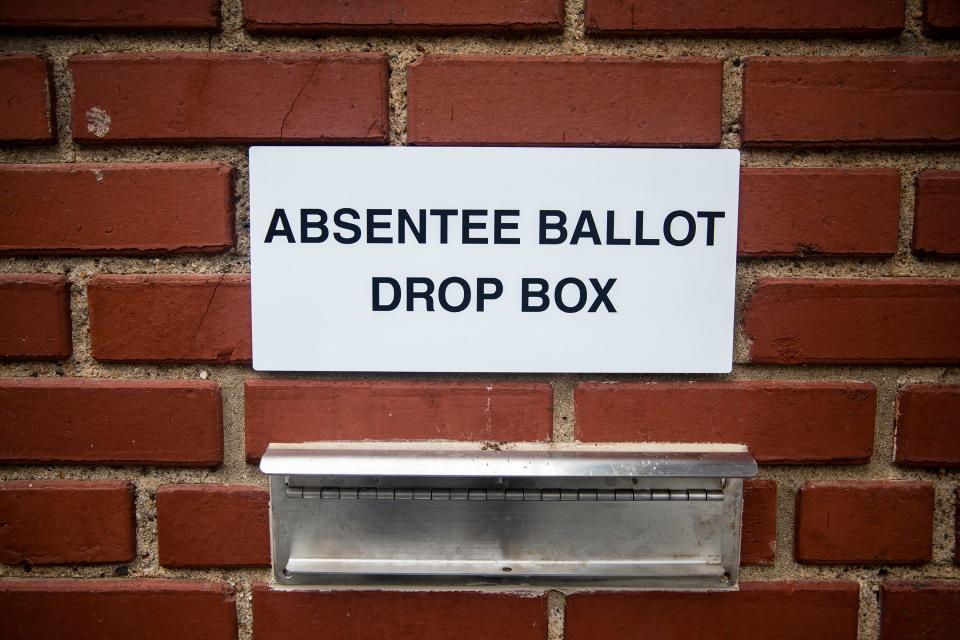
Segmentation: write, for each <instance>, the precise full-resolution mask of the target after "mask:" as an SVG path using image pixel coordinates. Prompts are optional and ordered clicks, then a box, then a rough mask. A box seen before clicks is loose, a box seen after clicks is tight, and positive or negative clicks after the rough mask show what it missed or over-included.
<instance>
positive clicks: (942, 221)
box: [913, 171, 960, 257]
mask: <svg viewBox="0 0 960 640" xmlns="http://www.w3.org/2000/svg"><path fill="white" fill-rule="evenodd" d="M913 251H914V252H915V253H921V254H927V255H932V256H942V257H956V256H960V171H924V172H922V173H921V174H920V175H919V176H917V183H916V204H915V206H914V211H913Z"/></svg>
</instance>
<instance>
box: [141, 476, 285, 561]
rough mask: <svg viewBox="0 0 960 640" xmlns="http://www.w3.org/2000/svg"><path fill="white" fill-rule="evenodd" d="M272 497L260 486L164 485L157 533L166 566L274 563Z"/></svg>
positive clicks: (161, 554)
mask: <svg viewBox="0 0 960 640" xmlns="http://www.w3.org/2000/svg"><path fill="white" fill-rule="evenodd" d="M269 507H270V497H269V495H268V494H267V492H266V491H264V490H262V489H259V488H257V487H246V486H223V485H210V484H193V485H164V486H162V487H160V488H159V489H158V490H157V536H158V539H159V547H160V564H162V565H163V566H165V567H261V566H264V567H268V566H270V515H269Z"/></svg>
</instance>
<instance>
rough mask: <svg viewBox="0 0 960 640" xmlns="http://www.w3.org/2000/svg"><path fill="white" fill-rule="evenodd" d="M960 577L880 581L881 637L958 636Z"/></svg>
mask: <svg viewBox="0 0 960 640" xmlns="http://www.w3.org/2000/svg"><path fill="white" fill-rule="evenodd" d="M958 630H960V581H958V580H888V581H886V582H884V583H882V584H881V585H880V640H956V637H957V631H958Z"/></svg>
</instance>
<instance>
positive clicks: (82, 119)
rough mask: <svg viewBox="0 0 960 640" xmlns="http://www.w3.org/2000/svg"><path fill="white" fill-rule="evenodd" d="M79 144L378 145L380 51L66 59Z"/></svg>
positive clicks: (382, 100) (383, 119)
mask: <svg viewBox="0 0 960 640" xmlns="http://www.w3.org/2000/svg"><path fill="white" fill-rule="evenodd" d="M70 71H71V73H72V74H73V81H74V95H73V111H72V113H73V137H74V139H75V140H78V141H80V142H187V143H190V142H219V143H244V142H258V143H266V142H296V143H304V142H316V143H333V142H341V143H383V142H386V140H387V137H388V132H389V122H388V117H387V76H388V69H387V58H386V56H385V55H383V54H380V53H120V54H113V53H108V54H90V55H77V56H73V57H72V58H70Z"/></svg>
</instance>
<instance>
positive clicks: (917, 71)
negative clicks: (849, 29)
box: [742, 57, 960, 147]
mask: <svg viewBox="0 0 960 640" xmlns="http://www.w3.org/2000/svg"><path fill="white" fill-rule="evenodd" d="M743 74H744V75H743V129H742V137H743V144H744V145H747V146H792V145H800V146H868V147H869V146H891V145H893V146H896V145H909V146H924V147H930V146H936V145H957V144H958V143H960V58H933V57H923V58H880V57H875V58H867V57H861V58H788V57H771V58H750V59H749V60H747V62H746V65H745V67H744V72H743Z"/></svg>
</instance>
